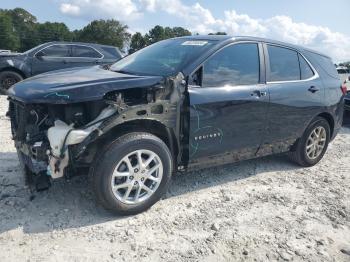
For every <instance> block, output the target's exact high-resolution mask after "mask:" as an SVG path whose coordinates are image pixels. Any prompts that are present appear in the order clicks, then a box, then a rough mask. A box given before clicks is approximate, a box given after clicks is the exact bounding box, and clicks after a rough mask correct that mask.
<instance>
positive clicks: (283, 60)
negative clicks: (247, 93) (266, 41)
mask: <svg viewBox="0 0 350 262" xmlns="http://www.w3.org/2000/svg"><path fill="white" fill-rule="evenodd" d="M267 49H268V53H269V59H270V76H269V81H270V82H272V81H292V80H300V69H299V59H298V53H297V52H296V51H293V50H291V49H287V48H283V47H277V46H271V45H268V46H267Z"/></svg>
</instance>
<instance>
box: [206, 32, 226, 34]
mask: <svg viewBox="0 0 350 262" xmlns="http://www.w3.org/2000/svg"><path fill="white" fill-rule="evenodd" d="M209 35H227V33H226V32H216V33H209Z"/></svg>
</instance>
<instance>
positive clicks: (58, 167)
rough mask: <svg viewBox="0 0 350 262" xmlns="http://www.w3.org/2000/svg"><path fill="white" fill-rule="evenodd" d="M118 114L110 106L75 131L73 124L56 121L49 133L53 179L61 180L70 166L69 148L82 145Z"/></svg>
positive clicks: (50, 172)
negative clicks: (107, 120)
mask: <svg viewBox="0 0 350 262" xmlns="http://www.w3.org/2000/svg"><path fill="white" fill-rule="evenodd" d="M116 112H117V109H116V108H115V107H114V106H108V107H107V108H105V109H104V110H102V112H101V113H100V115H99V116H98V117H97V118H96V119H94V120H93V121H92V122H90V123H89V124H87V125H86V126H85V128H82V129H74V128H73V124H71V125H67V124H66V123H65V122H63V121H61V120H56V121H55V124H54V126H53V127H51V128H49V129H48V131H47V138H48V140H49V142H50V148H51V149H50V150H49V152H48V156H49V166H48V174H49V175H50V176H51V177H52V178H60V177H62V176H63V175H64V170H65V168H66V167H67V166H68V164H69V151H68V146H70V145H76V144H79V143H81V142H82V141H83V140H84V139H85V138H86V137H87V136H88V135H89V134H91V133H92V132H93V131H94V130H96V129H98V127H99V126H100V124H101V123H102V122H103V121H104V120H106V119H107V118H108V117H110V116H112V115H113V114H114V113H116Z"/></svg>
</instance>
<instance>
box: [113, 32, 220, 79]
mask: <svg viewBox="0 0 350 262" xmlns="http://www.w3.org/2000/svg"><path fill="white" fill-rule="evenodd" d="M215 43H216V41H209V40H189V39H183V38H178V39H169V40H164V41H161V42H158V43H155V44H153V45H150V46H148V47H145V48H143V49H141V50H139V51H137V52H136V53H133V54H131V55H129V56H127V57H125V58H123V59H122V60H120V61H118V62H116V63H115V64H114V65H112V67H111V70H112V71H117V72H123V73H129V74H136V75H137V74H140V75H142V74H146V75H160V76H170V75H175V74H176V73H177V72H179V71H181V69H182V68H183V66H184V65H186V64H187V63H188V62H190V61H192V60H194V59H196V58H197V57H198V56H199V55H200V54H201V53H203V52H205V51H206V50H208V49H209V48H210V47H211V46H213V45H214V44H215Z"/></svg>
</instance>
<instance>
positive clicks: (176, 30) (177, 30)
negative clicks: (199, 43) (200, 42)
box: [172, 27, 192, 37]
mask: <svg viewBox="0 0 350 262" xmlns="http://www.w3.org/2000/svg"><path fill="white" fill-rule="evenodd" d="M172 31H173V35H172V37H180V36H190V35H192V33H191V32H190V31H188V30H187V29H185V28H183V27H173V28H172Z"/></svg>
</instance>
